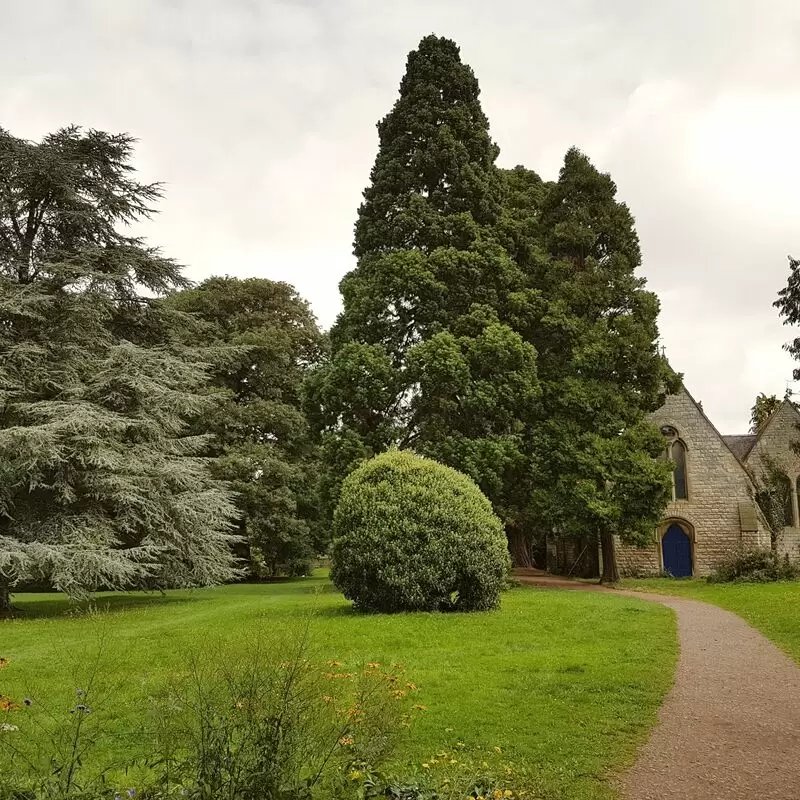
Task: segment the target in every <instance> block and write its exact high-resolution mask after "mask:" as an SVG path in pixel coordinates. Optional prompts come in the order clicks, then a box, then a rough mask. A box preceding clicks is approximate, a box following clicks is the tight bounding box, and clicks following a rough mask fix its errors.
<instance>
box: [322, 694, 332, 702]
mask: <svg viewBox="0 0 800 800" xmlns="http://www.w3.org/2000/svg"><path fill="white" fill-rule="evenodd" d="M322 702H323V703H332V702H333V698H332V697H331V696H330V695H329V694H324V695H322Z"/></svg>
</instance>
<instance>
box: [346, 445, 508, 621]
mask: <svg viewBox="0 0 800 800" xmlns="http://www.w3.org/2000/svg"><path fill="white" fill-rule="evenodd" d="M332 562H333V566H332V570H331V577H332V579H333V581H334V583H335V584H336V586H337V587H338V588H339V589H340V590H341V591H342V592H343V593H344V595H345V597H347V598H349V599H350V600H352V601H353V602H354V603H355V604H356V606H358V607H359V608H362V609H364V610H370V611H419V610H426V611H435V610H447V609H454V610H461V611H475V610H485V609H491V608H495V607H496V606H497V605H498V603H499V601H500V591H501V589H502V587H503V583H504V581H505V578H506V575H507V573H508V569H509V557H508V551H507V546H506V539H505V536H504V535H503V528H502V525H501V523H500V520H499V519H498V518H497V517H496V516H495V515H494V513H493V512H492V508H491V504H490V503H489V501H488V500H487V499H486V497H484V496H483V495H482V494H481V492H480V490H479V489H478V487H477V486H475V484H474V483H473V482H472V481H471V480H470V479H469V478H468V477H466V476H465V475H462V474H460V473H459V472H457V471H456V470H454V469H451V468H450V467H446V466H444V465H442V464H438V463H436V462H435V461H432V460H430V459H424V458H420V457H419V456H415V455H413V454H412V453H410V452H408V451H402V452H401V451H391V452H388V453H384V454H383V455H380V456H376V457H375V458H373V459H372V460H370V461H368V462H367V463H366V464H364V465H362V466H361V467H359V468H358V469H356V470H355V471H354V472H352V473H351V474H350V475H349V476H348V477H347V479H346V480H345V482H344V484H343V486H342V492H341V496H340V498H339V505H338V506H337V507H336V512H335V514H334V539H333V548H332Z"/></svg>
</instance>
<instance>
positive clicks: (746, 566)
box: [708, 549, 800, 583]
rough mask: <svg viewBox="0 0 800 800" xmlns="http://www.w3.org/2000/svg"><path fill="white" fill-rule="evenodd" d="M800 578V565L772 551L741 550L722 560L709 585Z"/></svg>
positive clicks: (712, 574) (710, 576)
mask: <svg viewBox="0 0 800 800" xmlns="http://www.w3.org/2000/svg"><path fill="white" fill-rule="evenodd" d="M798 578H800V565H798V564H796V563H792V562H791V561H790V560H789V556H788V555H787V556H785V557H784V558H781V557H780V556H778V555H777V553H775V552H774V551H772V550H764V549H754V550H747V549H740V550H737V551H736V552H734V553H731V554H730V555H729V556H727V557H726V558H724V559H722V560H721V561H719V562H718V563H717V565H716V566H715V567H714V570H713V571H712V572H711V574H710V575H709V576H708V582H709V583H770V582H772V581H789V580H797V579H798Z"/></svg>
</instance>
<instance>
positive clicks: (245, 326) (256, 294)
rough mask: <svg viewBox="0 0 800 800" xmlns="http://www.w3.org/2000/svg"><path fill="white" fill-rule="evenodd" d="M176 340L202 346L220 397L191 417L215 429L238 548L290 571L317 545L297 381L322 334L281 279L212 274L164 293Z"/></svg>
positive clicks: (310, 462)
mask: <svg viewBox="0 0 800 800" xmlns="http://www.w3.org/2000/svg"><path fill="white" fill-rule="evenodd" d="M164 306H165V307H166V308H168V309H170V310H172V311H178V312H180V313H181V320H180V321H179V323H178V324H180V325H181V327H182V329H183V334H182V335H183V338H184V339H185V341H186V342H187V343H188V342H192V343H194V344H195V345H196V346H200V345H201V346H202V347H203V348H204V349H205V351H206V355H207V359H208V360H209V361H210V362H211V363H212V365H213V366H212V368H211V375H212V379H213V382H214V385H215V386H216V387H217V388H219V389H220V390H223V391H224V392H225V393H226V400H225V401H224V402H223V403H221V404H219V405H216V406H214V407H213V408H212V409H211V410H210V412H209V414H207V415H206V416H205V417H204V418H203V419H201V420H199V421H198V425H199V430H201V431H207V432H210V433H213V434H214V443H213V450H212V454H213V455H214V456H215V459H214V461H213V462H212V470H213V471H214V473H215V474H217V475H218V476H220V477H223V478H225V479H226V480H228V481H230V483H231V485H232V487H233V488H234V490H235V491H236V497H237V500H236V502H237V506H238V507H239V509H240V511H241V516H240V518H239V530H240V533H241V534H242V537H243V542H242V546H241V550H242V555H243V556H244V557H245V558H246V559H247V560H248V561H249V562H250V564H251V569H252V572H253V573H254V574H261V573H266V574H268V575H278V574H298V573H302V572H305V571H306V569H307V568H308V564H309V562H310V560H311V558H312V557H313V556H314V555H315V554H316V553H318V552H321V550H322V549H324V547H323V543H322V542H321V538H322V531H321V529H320V526H319V525H318V522H317V518H318V504H317V501H316V490H317V484H318V477H319V476H318V465H319V454H318V451H317V448H316V447H315V445H314V443H313V441H312V438H311V435H310V431H309V429H308V423H307V422H306V419H305V416H304V415H303V413H302V410H301V408H300V403H301V398H300V389H301V385H302V382H303V379H304V377H305V375H306V373H307V372H308V370H309V369H310V368H311V367H312V366H313V365H315V364H316V363H317V362H318V361H319V360H320V358H321V356H322V354H323V352H324V350H325V345H326V342H325V337H324V336H323V334H322V333H321V332H320V330H319V327H318V326H317V322H316V319H315V318H314V315H313V314H312V312H311V309H310V308H309V305H308V303H307V302H306V301H305V300H303V299H302V298H301V297H300V296H299V295H298V294H297V292H296V291H295V289H294V287H292V286H290V285H289V284H287V283H278V282H275V281H270V280H266V279H263V278H249V279H247V280H239V279H237V278H230V277H224V278H222V277H215V278H209V279H208V280H206V281H204V282H203V283H201V284H200V285H199V286H198V287H196V288H194V289H187V290H184V291H182V292H178V293H176V294H173V295H171V296H170V297H168V298H167V299H166V300H165V301H164Z"/></svg>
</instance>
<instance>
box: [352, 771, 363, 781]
mask: <svg viewBox="0 0 800 800" xmlns="http://www.w3.org/2000/svg"><path fill="white" fill-rule="evenodd" d="M350 780H351V781H357V780H361V773H360V772H359V771H358V770H357V769H354V770H353V771H352V772H351V773H350Z"/></svg>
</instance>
